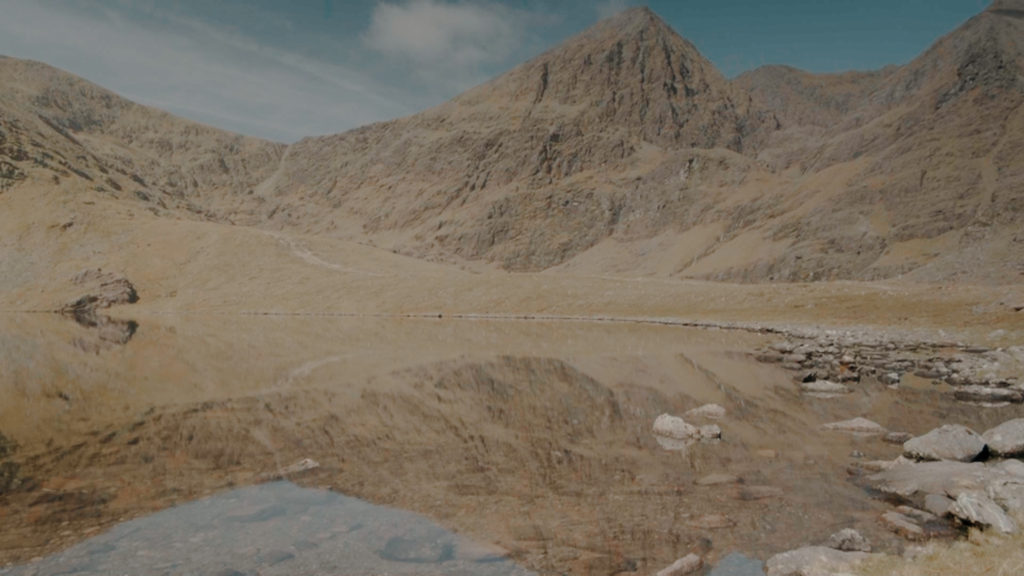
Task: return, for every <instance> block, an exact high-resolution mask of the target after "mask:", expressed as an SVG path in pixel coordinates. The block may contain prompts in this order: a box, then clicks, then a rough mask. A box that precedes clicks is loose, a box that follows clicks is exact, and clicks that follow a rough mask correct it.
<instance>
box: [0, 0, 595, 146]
mask: <svg viewBox="0 0 1024 576" xmlns="http://www.w3.org/2000/svg"><path fill="white" fill-rule="evenodd" d="M0 5H2V6H3V8H2V9H0V54H7V55H10V56H14V57H20V58H31V59H35V60H41V61H43V62H46V63H48V64H51V65H54V66H57V67H60V68H64V69H66V70H68V71H70V72H72V73H74V74H76V75H78V76H82V77H84V78H86V79H88V80H91V81H93V82H96V83H98V84H100V85H102V86H104V87H106V88H109V89H111V90H114V91H115V92H118V93H119V94H122V95H124V96H127V97H129V98H131V99H133V100H136V101H138V102H140V103H143V104H148V105H152V106H156V107H159V108H163V109H165V110H168V111H170V112H172V113H175V114H179V115H182V116H186V117H189V118H192V119H195V120H198V121H201V122H206V123H209V124H213V125H215V126H219V127H222V128H227V129H230V130H235V131H238V132H242V133H246V134H251V135H255V136H262V137H266V138H271V139H275V140H281V141H293V140H296V139H298V138H301V137H303V136H310V135H317V134H324V133H334V132H340V131H343V130H347V129H349V128H354V127H356V126H360V125H364V124H367V123H370V122H375V121H380V120H386V119H390V118H395V117H398V116H403V115H406V114H411V113H413V112H416V111H418V110H421V109H424V108H427V107H429V106H433V105H436V104H439V103H441V102H442V101H444V100H446V99H448V98H451V97H453V96H455V95H456V94H458V93H459V92H461V91H463V90H465V89H467V88H469V87H471V86H473V85H475V84H477V83H480V82H482V81H484V80H486V79H487V78H489V77H492V76H494V75H496V74H498V73H500V72H503V71H505V70H507V69H508V68H510V67H512V66H514V65H515V64H518V63H519V62H521V61H522V60H524V59H526V58H528V57H530V56H532V55H533V54H536V53H538V52H539V51H540V49H541V48H544V47H546V46H548V45H550V43H551V42H552V40H553V39H557V38H559V37H562V36H563V35H564V34H566V33H567V31H566V30H565V28H560V27H562V26H563V25H564V21H563V20H561V18H562V16H563V15H564V13H565V11H566V10H572V9H574V6H576V5H573V6H569V5H564V6H559V7H552V6H550V5H549V4H547V3H544V2H542V1H541V0H525V1H524V2H520V3H518V4H516V6H515V7H511V6H508V5H506V4H502V3H500V2H499V0H363V1H360V2H346V3H342V2H331V1H330V0H323V1H322V2H321V1H320V0H305V1H302V2H299V1H295V2H290V3H279V2H276V1H275V0H262V1H255V0H234V1H233V2H227V1H224V2H209V1H208V0H176V1H175V2H164V1H163V0H0ZM576 7H578V6H576ZM242 8H244V9H242ZM569 32H571V30H570V31H569ZM552 36H553V38H552Z"/></svg>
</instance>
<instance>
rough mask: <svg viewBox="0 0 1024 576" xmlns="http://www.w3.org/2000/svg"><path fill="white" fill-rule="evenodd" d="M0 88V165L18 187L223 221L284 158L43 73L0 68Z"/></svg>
mask: <svg viewBox="0 0 1024 576" xmlns="http://www.w3.org/2000/svg"><path fill="white" fill-rule="evenodd" d="M0 78H2V79H3V81H2V84H0V162H3V163H6V164H7V165H8V166H12V167H13V168H12V169H11V171H12V174H13V173H16V174H17V175H18V177H19V178H20V177H21V176H23V175H25V174H27V173H36V174H40V175H42V176H40V177H45V178H49V179H51V180H52V182H53V183H55V184H56V183H59V182H60V181H62V180H68V179H70V180H75V181H78V182H79V183H84V184H86V185H87V187H89V188H92V189H93V190H96V191H98V192H101V193H102V194H105V195H107V196H109V197H112V198H116V199H119V200H127V201H132V202H143V203H145V207H146V208H147V209H149V210H151V211H153V212H154V213H160V214H165V213H166V214H169V215H174V216H183V215H184V216H190V217H194V216H196V215H201V216H204V217H207V218H215V219H222V220H223V219H228V218H231V217H232V214H233V212H234V211H235V210H237V209H238V207H239V206H240V205H241V202H242V199H243V198H244V197H245V196H246V194H247V193H249V191H250V190H252V188H253V187H254V186H255V185H256V184H257V183H258V182H260V181H262V180H264V179H265V178H266V177H267V176H269V173H270V172H272V171H273V169H274V166H276V164H277V162H278V159H279V158H280V156H281V155H282V154H283V152H284V146H283V145H281V144H274V143H270V142H265V141H262V140H258V139H255V138H248V137H244V136H240V135H236V134H230V133H227V132H224V131H221V130H217V129H214V128H210V127H207V126H203V125H201V124H197V123H194V122H190V121H187V120H182V119H180V118H176V117H174V116H172V115H170V114H167V113H166V112H162V111H159V110H155V109H152V108H147V107H145V106H140V105H138V104H135V103H133V102H129V101H127V100H125V99H123V98H121V97H119V96H117V95H116V94H114V93H112V92H109V91H107V90H104V89H103V88H100V87H98V86H95V85H93V84H91V83H89V82H86V81H84V80H81V79H79V78H76V77H74V76H72V75H70V74H68V73H66V72H63V71H60V70H57V69H54V68H51V67H49V66H47V65H45V64H41V63H37V62H31V61H24V60H16V59H12V58H0ZM2 184H3V180H0V185H2ZM11 185H13V182H11V181H10V180H8V186H7V187H10V186H11ZM247 202H248V203H250V204H251V199H249V200H247Z"/></svg>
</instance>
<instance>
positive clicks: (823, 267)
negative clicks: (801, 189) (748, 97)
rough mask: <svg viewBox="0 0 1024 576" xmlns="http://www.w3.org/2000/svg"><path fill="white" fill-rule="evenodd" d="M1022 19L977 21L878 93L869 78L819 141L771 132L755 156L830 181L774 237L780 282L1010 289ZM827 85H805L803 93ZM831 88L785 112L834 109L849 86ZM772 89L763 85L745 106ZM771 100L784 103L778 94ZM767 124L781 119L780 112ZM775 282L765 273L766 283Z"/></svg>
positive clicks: (1019, 173) (1019, 239) (1018, 242)
mask: <svg viewBox="0 0 1024 576" xmlns="http://www.w3.org/2000/svg"><path fill="white" fill-rule="evenodd" d="M1020 16H1021V14H1020V13H1017V12H1013V11H1007V10H1006V9H1005V8H1000V9H992V10H989V11H986V12H984V13H982V14H980V15H978V16H976V17H975V18H972V19H971V20H970V21H968V22H967V23H966V24H964V25H963V26H961V27H960V28H959V29H957V30H956V31H954V32H953V33H951V34H949V35H947V36H945V37H944V38H942V39H940V40H939V41H938V42H937V43H936V44H935V45H934V46H932V47H931V48H930V49H929V50H928V51H926V52H925V53H924V54H922V55H921V56H920V57H919V58H917V59H915V60H914V61H913V62H911V63H910V64H908V65H906V66H904V67H902V68H899V69H897V70H894V71H887V72H885V73H884V78H881V81H879V80H880V77H879V76H878V75H876V76H869V77H867V80H865V81H862V82H861V84H862V85H863V86H862V87H870V88H871V91H870V93H867V95H865V92H863V91H862V92H861V94H860V95H859V97H860V98H862V100H861V103H860V104H859V106H857V107H855V108H853V109H852V110H850V111H849V112H848V113H846V114H845V115H843V116H842V120H841V121H837V120H838V117H834V118H832V119H831V120H832V122H833V123H834V124H833V126H834V127H832V128H831V129H826V130H824V131H821V133H820V134H819V135H814V134H810V133H809V132H808V131H807V130H806V127H805V126H801V125H799V124H795V125H792V126H785V125H783V126H782V127H781V129H780V131H779V132H778V133H777V134H776V135H774V136H773V138H772V141H773V142H774V143H776V144H779V145H777V146H776V147H775V148H772V147H771V146H770V145H769V147H768V148H766V149H765V150H762V151H760V152H759V157H762V158H765V159H769V160H778V159H780V158H783V159H786V160H787V161H785V162H783V167H790V166H794V167H795V170H794V171H795V172H796V173H798V174H800V178H808V177H813V176H812V175H814V174H815V173H817V174H825V173H835V174H837V175H838V176H840V177H841V179H833V181H832V182H827V183H822V184H821V190H820V192H819V196H820V197H821V198H822V201H821V202H820V203H818V205H817V206H815V207H814V208H813V209H811V210H809V211H808V212H807V213H805V214H803V215H802V216H803V218H802V219H801V220H799V221H794V220H791V221H789V222H786V224H785V225H783V226H779V227H776V228H775V229H774V230H772V235H773V237H775V238H780V237H783V238H786V237H788V238H795V239H797V242H796V243H795V245H794V246H793V247H792V248H791V250H790V251H789V253H788V254H787V257H792V258H796V257H797V256H800V257H801V260H802V261H801V262H800V263H795V262H793V263H791V265H792V267H791V268H790V269H791V270H796V271H798V273H799V274H801V275H803V274H806V273H808V272H813V271H815V270H817V271H820V272H825V273H829V272H832V273H834V274H835V275H837V276H840V277H843V276H848V275H851V274H852V275H853V276H854V277H860V278H867V279H872V278H877V277H892V276H896V275H903V274H909V275H910V277H912V278H916V279H921V280H953V279H958V278H964V279H968V280H973V281H979V280H980V281H1010V282H1014V281H1019V280H1020V278H1021V274H1022V273H1024V268H1022V264H1021V263H1022V262H1024V259H1022V255H1024V236H1021V235H1020V232H1019V231H1020V230H1021V228H1022V223H1024V160H1022V159H1024V134H1022V131H1021V127H1022V126H1024V124H1022V122H1024V110H1022V108H1021V104H1022V103H1024V45H1022V40H1021V39H1022V38H1024V19H1022V18H1021V17H1020ZM765 76H771V74H767V75H765ZM847 78H848V76H847ZM825 79H826V78H824V77H818V78H816V79H814V80H815V82H810V81H806V80H805V81H804V82H803V84H802V85H801V87H802V88H804V90H802V91H801V92H802V94H807V93H809V90H807V88H808V86H813V87H814V88H818V87H821V86H822V84H821V83H820V82H821V81H822V80H825ZM740 80H743V79H740ZM749 80H750V78H749V77H748V79H747V81H748V82H749ZM832 80H833V81H832V83H831V84H829V85H828V89H829V92H828V93H827V94H828V97H826V98H818V99H814V98H791V99H789V100H788V103H789V104H790V105H791V106H793V107H796V108H811V106H810V102H812V101H815V100H816V101H817V102H822V103H828V102H840V101H841V100H842V98H843V97H844V96H845V95H846V94H848V93H849V87H848V85H847V84H846V82H845V81H844V77H843V76H840V77H835V78H833V79H832ZM775 82H776V83H778V84H781V85H782V86H784V87H786V88H788V87H789V86H788V85H787V83H785V82H778V79H777V78H776V79H775ZM774 88H775V86H774V85H773V84H772V82H765V81H763V82H761V85H760V86H758V87H757V88H755V92H754V93H755V94H756V93H758V90H759V91H760V92H761V93H764V92H771V91H772V90H773V89H774ZM776 92H782V93H783V94H784V95H787V96H788V94H786V93H785V89H784V90H776ZM785 100H786V98H785V97H782V98H776V99H775V100H771V99H766V101H767V102H769V103H772V104H774V103H777V102H779V101H785ZM835 108H836V107H834V106H833V107H831V110H835ZM831 110H830V111H831ZM779 113H781V114H782V115H783V116H787V115H788V116H790V117H792V115H793V111H792V109H791V108H787V107H783V108H782V109H781V110H780V112H779ZM808 136H810V137H808ZM798 139H800V140H802V141H803V142H802V144H795V145H793V146H790V147H789V148H788V149H787V146H786V145H785V144H784V143H785V141H787V140H789V141H796V140H798ZM793 152H797V153H795V154H794V153H793ZM780 262H785V259H783V260H782V261H780ZM835 268H838V270H835ZM775 269H777V267H769V269H768V270H769V273H774V272H775ZM783 275H784V276H785V274H783Z"/></svg>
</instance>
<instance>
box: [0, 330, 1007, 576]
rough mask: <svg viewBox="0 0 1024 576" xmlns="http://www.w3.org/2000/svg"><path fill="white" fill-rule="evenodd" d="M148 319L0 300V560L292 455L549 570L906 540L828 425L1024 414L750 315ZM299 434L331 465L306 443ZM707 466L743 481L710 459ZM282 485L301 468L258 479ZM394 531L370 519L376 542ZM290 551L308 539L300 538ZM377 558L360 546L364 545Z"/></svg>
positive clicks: (26, 555)
mask: <svg viewBox="0 0 1024 576" xmlns="http://www.w3.org/2000/svg"><path fill="white" fill-rule="evenodd" d="M134 320H135V321H137V329H135V330H134V332H133V334H132V336H131V338H129V339H127V340H125V339H123V338H120V339H119V338H109V337H107V338H103V337H101V335H100V334H98V333H97V330H96V329H89V328H87V327H83V326H79V325H76V324H74V323H73V322H70V321H67V320H64V319H61V318H57V317H51V316H45V315H12V316H2V317H0V398H2V399H3V402H2V403H0V433H2V434H3V435H4V436H5V437H7V438H10V439H11V440H13V441H14V442H15V443H16V444H17V448H16V449H14V451H13V453H12V454H10V455H8V456H7V457H6V460H5V461H6V462H7V463H8V468H7V470H8V471H10V470H15V472H14V473H13V474H12V473H10V472H8V473H7V476H9V477H10V481H8V482H6V487H0V488H2V489H0V491H2V492H3V494H0V521H2V522H3V523H4V526H5V529H4V530H3V531H2V532H0V565H2V564H4V563H11V562H13V563H22V562H26V561H29V560H32V559H33V558H42V557H47V556H48V555H51V554H54V553H56V552H59V551H61V550H68V549H69V547H71V546H74V545H76V544H79V543H82V542H83V541H84V540H86V539H87V538H90V537H96V536H99V535H103V534H106V535H107V536H109V535H110V534H117V533H119V532H117V531H118V530H122V529H124V526H131V524H121V523H123V522H127V521H129V520H131V519H133V518H144V517H146V516H148V515H150V514H153V513H157V512H160V511H162V510H167V509H170V508H171V507H173V506H182V505H186V504H188V503H190V502H195V501H197V500H200V499H202V498H208V497H211V496H215V495H224V496H218V497H223V498H225V499H227V500H230V499H231V498H237V495H238V494H246V492H241V493H240V492H232V491H233V490H238V489H240V488H244V487H247V486H253V485H260V484H266V483H269V482H274V481H277V480H280V479H282V478H284V479H287V480H289V481H291V482H293V483H294V484H296V485H299V486H302V487H305V488H308V489H313V490H318V491H319V492H315V493H316V494H331V493H328V492H322V491H323V490H331V491H332V492H333V493H335V494H338V496H336V498H337V499H339V500H338V501H339V502H340V501H341V500H340V499H342V496H340V495H345V496H348V497H354V498H359V499H362V500H365V501H368V502H372V503H373V504H375V505H383V506H387V507H390V508H395V509H400V510H407V511H411V512H415V513H418V514H422V515H425V516H426V517H429V518H430V519H431V520H432V521H434V522H436V523H438V524H439V525H440V526H443V527H444V528H445V529H446V530H450V531H452V532H455V533H457V534H459V535H460V537H461V538H466V539H467V540H466V542H470V541H472V542H474V543H475V544H474V547H476V548H478V549H480V550H484V551H485V552H481V553H480V554H482V556H481V557H488V558H490V557H494V556H508V557H509V558H511V559H513V560H514V561H515V562H516V563H517V564H518V565H519V566H522V567H523V568H524V569H530V570H535V571H537V572H541V573H561V572H570V571H571V572H573V573H594V574H612V573H622V572H625V573H629V572H650V571H656V570H657V569H660V568H662V567H664V566H666V565H668V564H669V563H671V562H672V561H674V560H675V559H676V558H678V557H681V556H684V555H686V554H687V553H690V552H699V553H701V554H704V555H705V556H706V557H707V558H708V559H709V561H710V562H711V563H712V564H713V563H714V562H716V561H717V560H719V559H722V558H724V557H726V556H727V555H729V554H730V553H733V552H740V553H742V554H744V555H745V556H748V557H750V558H759V559H765V558H767V557H768V556H770V555H771V554H773V553H775V552H778V551H781V550H785V549H789V548H792V547H795V546H799V545H803V544H806V543H818V542H821V541H823V540H825V539H827V537H828V535H829V534H830V533H831V532H833V531H835V530H838V529H841V528H846V527H854V528H857V529H859V530H861V531H862V532H863V533H864V534H865V535H867V536H868V537H869V538H870V539H871V540H872V541H873V542H874V543H875V545H876V548H879V549H883V550H884V549H895V548H898V547H899V546H900V545H901V541H900V540H898V539H897V538H896V537H895V536H894V535H892V534H889V533H888V532H887V531H886V530H885V529H884V528H883V527H882V526H881V525H880V524H879V521H878V518H879V516H880V515H881V513H882V512H884V511H887V510H888V509H889V508H888V506H887V504H886V503H884V502H881V501H878V500H876V499H873V498H872V496H871V495H870V494H869V493H868V492H867V491H866V490H865V489H864V488H863V483H862V482H861V481H860V480H859V478H858V477H857V476H856V475H852V476H851V474H850V470H851V465H853V464H856V463H857V462H858V461H859V460H863V459H882V458H886V459H891V458H893V457H895V456H896V455H897V454H898V452H899V448H898V447H896V446H892V445H889V444H885V443H884V442H882V441H881V440H880V439H879V438H877V437H868V438H864V437H854V436H849V435H846V434H842V433H839V432H825V431H823V430H822V428H821V426H822V425H823V424H825V423H828V422H833V421H837V420H845V419H849V418H853V417H856V416H865V417H867V418H870V419H872V420H875V421H877V422H879V423H880V424H882V425H883V426H886V427H887V428H889V429H892V430H898V431H907V432H911V433H914V434H918V433H923V432H926V431H928V430H930V429H931V428H933V427H935V426H937V425H939V424H942V423H946V422H958V423H963V424H967V425H970V426H972V427H974V428H975V429H978V430H979V431H980V430H984V429H986V428H988V427H990V426H992V425H995V424H998V423H999V422H1002V421H1004V420H1006V419H1008V418H1011V417H1019V416H1020V415H1021V414H1020V408H1019V407H1006V408H999V409H984V408H980V407H977V406H970V405H965V404H959V403H955V402H953V401H952V399H951V397H950V394H949V392H948V391H947V390H942V389H939V388H937V387H933V386H921V387H905V388H904V389H901V390H889V389H887V388H886V387H884V386H882V385H880V384H877V383H874V382H863V383H861V384H859V385H858V386H857V388H856V391H855V392H854V393H853V394H849V395H846V396H843V397H840V398H833V399H816V398H808V397H806V396H802V395H801V394H800V393H799V389H798V386H797V384H796V383H795V382H793V380H792V375H791V374H789V373H787V372H785V371H783V370H781V369H779V368H777V367H775V366H769V365H764V364H760V363H758V362H756V361H755V360H754V359H753V357H752V352H753V350H754V349H755V348H756V347H758V346H760V345H763V344H764V343H766V342H769V341H771V339H772V338H774V337H771V336H763V335H758V334H749V333H744V332H738V331H721V330H699V329H689V328H679V327H671V326H646V325H631V324H607V323H584V322H529V321H483V320H481V321H470V320H449V319H437V320H399V319H359V318H315V317H273V316H269V317H268V316H261V317H256V316H252V317H239V316H206V317H197V316H185V317H171V316H153V317H146V318H135V319H134ZM122 340H123V341H122ZM709 402H715V403H718V404H720V405H722V406H724V407H725V409H726V410H727V415H726V417H725V418H723V419H721V420H719V421H715V423H716V424H718V425H719V426H720V427H721V428H722V431H723V437H722V440H720V441H717V442H704V443H697V444H693V445H690V446H687V447H685V449H683V450H677V449H671V450H667V449H665V448H663V447H662V446H661V445H660V444H659V443H658V441H657V439H656V438H655V437H654V436H653V435H652V434H651V425H652V423H653V421H654V419H655V418H656V417H657V416H658V415H659V414H662V413H671V414H679V415H681V414H683V413H684V412H685V411H686V410H688V409H691V408H695V407H697V406H700V405H702V404H705V403H709ZM708 422H711V421H708ZM698 423H705V422H703V421H701V422H698ZM672 448H678V447H677V446H673V447H672ZM305 459H310V460H312V461H315V462H316V464H317V466H315V467H310V466H294V465H295V464H297V463H299V462H301V461H303V460H305ZM712 474H718V475H726V476H733V477H735V478H736V481H735V482H725V483H716V484H707V483H699V482H698V481H699V480H701V479H706V478H707V477H708V476H709V475H712ZM281 486H290V485H281V484H270V485H268V486H267V488H266V489H267V490H270V491H273V490H277V489H279V488H280V487H281ZM232 494H234V496H233V495H232ZM318 497H320V496H318ZM332 497H333V496H332ZM325 498H326V496H325ZM208 502H209V501H208ZM212 502H220V500H214V501H212ZM177 510H178V511H181V510H189V508H178V509H177ZM199 510H201V508H200V509H199ZM303 515H308V512H307V513H300V512H292V511H290V509H288V508H287V507H285V509H284V512H283V513H282V514H281V515H280V518H275V519H273V522H283V523H285V524H282V526H284V525H288V526H291V525H293V524H295V523H296V522H301V521H302V520H301V519H302V517H303ZM152 518H160V516H153V517H152ZM175 518H176V520H175V525H178V526H180V527H181V529H182V530H186V531H187V530H189V529H191V530H192V531H193V532H195V533H203V534H207V535H208V537H209V538H210V539H211V540H209V541H207V542H209V543H211V545H216V544H217V543H218V539H224V540H222V541H220V543H221V544H222V545H223V546H226V547H232V546H233V547H235V548H237V547H238V546H240V544H239V543H238V542H240V541H236V540H230V538H236V537H238V534H233V533H231V531H225V530H216V529H214V528H212V526H216V522H215V521H213V520H210V521H211V522H214V524H212V525H211V524H209V522H207V521H205V520H203V518H205V517H204V516H203V515H202V514H196V515H191V516H190V515H189V514H184V513H182V514H179V515H178V516H175ZM338 518H343V515H341V513H340V512H339V516H338ZM325 521H326V520H325ZM119 525H120V527H119ZM190 525H192V526H191V527H189V526H190ZM109 530H114V532H107V531H109ZM288 530H293V528H288ZM100 537H103V536H100ZM160 539H162V538H158V539H157V540H154V542H159V541H160ZM387 542H388V538H384V537H383V536H381V538H378V539H376V540H375V545H376V546H377V548H378V550H377V552H378V557H379V556H380V555H379V552H380V551H382V550H384V549H385V548H386V544H387ZM83 545H87V544H83ZM153 547H154V548H156V549H157V551H158V552H159V553H160V554H163V555H165V556H166V557H167V558H166V560H161V562H164V564H168V565H169V564H173V563H175V562H178V564H176V565H175V566H177V567H178V568H175V569H176V570H179V568H180V570H179V571H178V572H175V571H173V570H170V569H168V570H170V571H169V572H168V573H183V574H184V573H189V570H193V571H197V572H200V573H209V572H208V570H206V569H205V568H203V567H199V566H197V567H190V566H188V565H187V564H183V563H182V562H185V560H186V559H187V557H188V554H185V553H180V554H178V553H177V552H176V551H175V549H173V547H168V548H167V549H160V547H159V546H153ZM235 548H232V549H235ZM370 548H372V546H367V547H366V550H369V549H370ZM392 548H394V545H393V546H392ZM412 548H415V546H412ZM268 549H269V548H268ZM72 550H75V549H72ZM261 550H262V548H261ZM274 551H275V553H277V554H278V555H279V556H280V557H284V556H287V555H288V554H291V555H293V556H294V557H295V558H296V559H298V558H300V557H303V556H302V555H300V554H299V552H302V551H301V550H299V549H298V547H297V545H296V544H295V542H294V541H287V542H286V541H282V542H281V543H280V546H279V547H274ZM67 553H68V554H71V551H70V550H69V551H68V552H67ZM176 554H178V555H179V558H175V557H174V556H175V555H176ZM256 556H258V554H257V555H256ZM56 558H60V557H55V558H54V557H49V558H47V559H45V560H37V561H36V563H35V564H33V566H34V567H36V568H40V567H43V566H50V565H51V564H48V563H52V562H56V561H57V559H56ZM124 558H127V556H125V557H124ZM308 558H309V561H310V562H312V563H313V564H310V567H309V568H308V569H306V568H303V571H305V572H307V573H318V571H317V569H316V568H315V567H314V566H313V565H314V564H315V563H316V562H317V560H316V558H317V557H316V556H309V557H308ZM453 559H454V560H453V561H457V560H458V556H457V555H455V556H453ZM335 560H336V561H339V562H344V561H345V560H343V559H342V560H339V559H335ZM335 560H332V561H335ZM325 561H326V560H325ZM367 561H368V560H365V559H363V560H353V561H352V562H354V564H352V570H353V571H357V570H359V569H362V568H361V566H363V564H360V563H361V562H367ZM109 562H111V563H110V564H106V565H104V566H106V567H109V568H111V569H123V570H125V571H127V572H132V573H134V568H132V566H138V565H135V564H133V565H131V566H124V567H121V568H119V567H118V562H128V560H127V559H125V560H118V557H117V555H116V554H114V555H113V556H110V557H109ZM150 565H151V566H158V565H161V564H157V563H156V562H155V561H154V562H152V563H150ZM239 566H241V565H239ZM325 566H326V564H325ZM366 566H369V564H366ZM451 567H452V568H453V569H454V565H453V566H451ZM448 568H449V566H445V567H444V568H443V570H440V571H441V572H450V571H449V570H448ZM492 568H494V567H492ZM218 569H219V568H218ZM224 569H225V570H238V571H239V572H240V573H245V572H246V570H249V569H250V567H248V566H242V567H241V568H238V567H234V565H232V566H225V568H224ZM495 569H497V568H495ZM502 569H504V568H502ZM509 569H512V568H509ZM368 570H370V571H372V570H377V568H372V569H371V568H368ZM380 570H381V571H387V570H391V569H390V568H387V569H384V568H381V569H380ZM332 571H334V569H333V568H327V567H325V568H323V572H324V573H331V572H332ZM40 573H46V572H45V571H41V572H40ZM108 573H109V572H108ZM227 573H230V572H225V574H227ZM265 573H273V572H265ZM396 573H397V572H396Z"/></svg>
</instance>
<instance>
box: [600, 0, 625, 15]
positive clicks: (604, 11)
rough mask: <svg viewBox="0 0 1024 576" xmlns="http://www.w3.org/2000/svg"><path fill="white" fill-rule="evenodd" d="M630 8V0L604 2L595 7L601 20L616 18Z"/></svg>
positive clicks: (608, 0)
mask: <svg viewBox="0 0 1024 576" xmlns="http://www.w3.org/2000/svg"><path fill="white" fill-rule="evenodd" d="M629 7H630V2H629V0H604V1H603V2H598V3H597V4H595V5H594V10H595V11H596V12H597V17H598V18H600V19H604V18H608V17H610V16H614V15H616V14H618V13H619V12H622V11H623V10H625V9H626V8H629Z"/></svg>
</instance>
